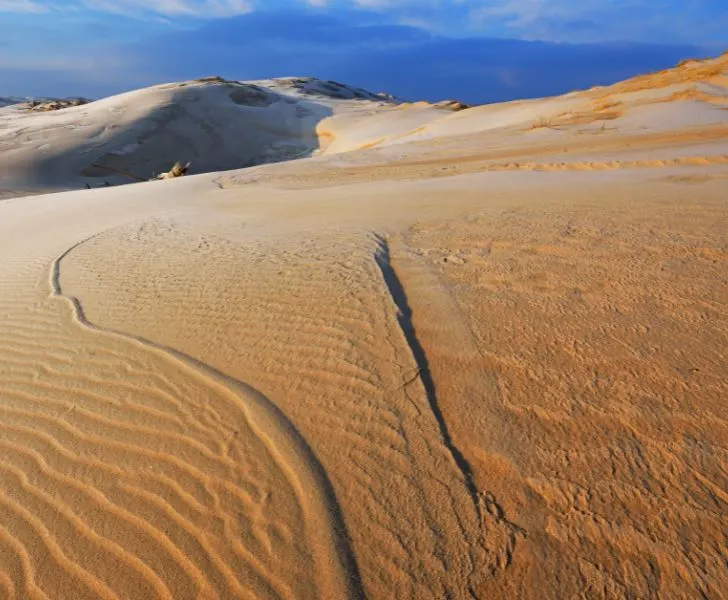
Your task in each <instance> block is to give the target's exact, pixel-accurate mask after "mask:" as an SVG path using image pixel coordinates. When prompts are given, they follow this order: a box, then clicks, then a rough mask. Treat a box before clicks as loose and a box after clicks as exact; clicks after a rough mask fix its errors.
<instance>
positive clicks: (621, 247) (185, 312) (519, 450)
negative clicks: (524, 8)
mask: <svg viewBox="0 0 728 600" xmlns="http://www.w3.org/2000/svg"><path fill="white" fill-rule="evenodd" d="M727 71H728V58H727V57H723V58H721V59H718V60H716V61H708V62H704V63H692V62H691V63H686V64H684V65H681V66H680V67H678V68H676V69H675V70H673V71H668V72H664V73H660V74H654V75H651V76H647V77H644V78H637V79H635V80H631V81H628V82H624V83H621V84H618V85H617V86H614V87H612V88H599V89H594V90H588V91H586V92H578V93H574V94H570V95H568V96H565V97H562V98H550V99H544V100H542V101H529V102H517V103H509V104H505V105H494V106H488V107H476V108H471V109H468V110H461V111H457V112H455V111H453V110H449V109H446V108H442V107H435V106H431V105H424V104H422V105H407V104H402V105H398V104H395V103H392V102H388V101H385V99H383V98H379V97H377V96H374V95H368V94H366V93H365V92H363V91H358V92H357V91H355V90H353V88H346V87H345V86H342V87H340V88H336V87H335V86H334V87H331V86H329V87H328V88H326V90H324V91H326V93H328V94H332V95H333V99H330V100H327V101H326V102H329V103H330V108H331V107H333V108H331V114H330V115H329V116H327V115H326V114H324V113H323V112H322V113H320V114H319V113H317V114H318V116H317V117H316V119H315V120H314V121H315V122H314V121H311V122H307V123H308V124H309V126H310V127H309V129H308V130H307V133H306V135H307V136H309V137H307V139H308V142H306V144H308V145H307V146H306V148H308V149H307V150H306V152H308V153H310V154H311V155H312V156H311V157H310V158H307V159H305V160H297V161H291V162H278V164H272V165H269V164H265V165H262V166H255V167H253V168H247V169H240V170H231V171H228V172H224V173H220V172H211V173H207V174H201V175H197V176H192V177H186V178H181V179H177V180H172V181H164V182H150V183H139V184H134V185H124V186H118V187H110V188H108V189H100V190H83V189H81V190H78V191H70V192H65V193H46V194H45V195H33V196H21V194H23V193H27V192H28V190H30V189H36V188H35V187H34V186H37V190H41V191H45V192H52V191H53V189H54V186H56V185H60V186H61V187H63V186H66V187H83V183H84V182H85V179H84V177H85V176H82V175H79V168H81V170H82V169H83V168H85V167H83V165H82V162H83V161H82V160H81V159H80V158H79V157H82V156H84V154H83V152H84V151H85V149H88V147H87V146H86V144H88V141H87V140H86V138H83V139H81V138H80V137H79V138H73V136H72V135H66V136H65V137H63V136H60V134H59V135H58V136H57V135H56V134H54V133H53V132H52V131H47V130H46V129H44V127H45V125H44V124H43V122H42V121H39V120H38V119H51V118H56V119H60V118H63V119H71V120H73V119H76V118H77V117H74V116H73V115H74V113H73V112H72V111H82V110H85V111H89V112H87V113H85V114H86V115H87V117H86V118H88V119H91V117H93V119H94V120H95V121H94V122H97V121H98V122H99V123H101V122H102V121H103V119H102V116H103V115H102V111H101V110H99V108H98V106H95V105H97V104H98V103H92V104H89V105H86V106H84V107H76V108H71V109H65V110H62V111H57V113H54V115H53V116H51V115H45V114H43V115H33V116H32V117H30V116H28V115H21V114H19V113H17V111H16V109H15V108H12V107H10V108H7V109H3V111H2V112H0V115H1V116H2V119H5V121H3V123H5V125H4V127H5V129H6V130H7V131H9V130H11V129H12V130H13V131H16V133H17V128H19V127H20V125H19V124H20V123H23V122H26V121H24V120H27V119H31V118H32V119H34V120H33V122H32V123H33V127H37V129H34V130H33V131H35V133H34V134H33V135H41V132H42V135H43V136H47V137H48V139H49V140H52V141H50V142H48V143H50V144H55V145H58V146H54V148H55V147H58V148H60V147H61V146H63V147H64V148H66V150H67V152H66V153H65V154H64V153H62V152H60V151H59V153H58V155H57V157H56V158H55V159H54V160H55V161H56V162H54V163H53V164H54V165H55V166H54V171H53V173H54V177H55V179H53V180H52V181H51V180H42V178H37V177H36V176H34V175H32V173H30V170H29V169H27V168H26V169H25V170H23V169H21V166H20V165H21V163H22V156H24V155H25V154H24V153H27V152H28V147H27V145H26V144H25V143H20V142H18V143H17V145H16V146H15V147H14V148H15V150H13V152H16V155H13V152H11V153H10V155H6V154H3V155H2V156H1V157H0V163H2V168H3V169H4V172H3V173H4V177H5V179H4V180H3V181H1V182H0V183H1V185H0V240H1V241H0V598H1V599H3V600H4V599H5V598H7V599H8V600H10V599H12V600H25V599H33V600H35V599H42V600H66V599H68V600H76V599H96V598H102V599H114V600H117V599H118V600H122V599H124V600H126V599H129V600H140V599H142V600H144V599H147V598H148V599H157V598H159V599H169V600H179V599H185V598H190V599H204V600H213V599H215V600H227V599H233V598H236V599H237V598H265V599H268V598H281V599H294V598H324V599H329V598H330V599H341V598H372V599H375V598H377V599H378V598H382V599H388V598H403V599H404V598H411V599H427V598H433V599H439V598H452V599H461V598H462V599H467V598H484V599H485V598H534V599H540V598H559V599H561V598H711V599H718V598H723V597H725V594H726V590H728V550H726V548H728V418H727V414H728V413H727V412H726V398H728V367H726V364H727V360H728V356H726V348H728V141H727V140H728V136H727V135H726V134H727V133H728V129H727V128H728V112H726V110H725V106H724V104H725V102H724V100H723V99H725V98H726V97H728V92H727V91H726V90H727V89H728V86H727V82H728V76H727V73H726V72H727ZM179 85H183V84H178V85H177V86H171V87H170V86H168V87H167V89H162V88H163V87H164V86H161V87H157V88H150V89H149V90H142V91H140V92H134V93H132V98H131V100H130V98H129V97H127V98H123V97H117V98H111V99H107V100H104V101H100V102H101V103H107V104H106V105H107V107H113V106H116V107H119V106H122V105H123V106H126V107H127V108H125V109H124V110H123V111H121V112H120V113H119V114H122V113H123V114H124V115H126V116H125V117H124V118H125V119H127V121H124V123H125V124H124V125H123V126H121V125H120V127H119V128H120V129H122V130H123V131H121V132H120V133H118V134H116V135H119V136H121V138H123V141H124V143H126V141H127V140H126V138H125V137H124V136H125V135H130V136H131V137H134V136H136V135H137V133H138V131H139V130H140V129H138V128H141V129H143V128H145V127H148V125H149V121H148V120H149V118H151V117H149V114H150V112H149V111H152V112H154V111H156V110H158V103H159V102H163V104H164V105H165V106H170V107H172V108H169V109H165V110H172V111H177V110H179V111H181V112H179V114H177V113H175V114H177V116H176V117H175V118H177V119H179V123H178V125H177V126H175V127H176V128H177V129H175V130H176V131H180V130H181V129H180V127H182V125H180V124H184V127H185V128H186V129H184V131H185V134H184V135H188V136H190V137H192V138H194V135H195V134H194V132H193V129H192V127H193V126H192V125H190V123H191V122H192V121H193V120H194V119H193V118H192V116H191V115H193V114H194V115H197V116H198V117H199V118H200V119H202V122H207V121H205V120H204V119H203V116H204V115H205V114H208V115H209V114H217V115H218V116H217V117H215V118H219V119H220V123H222V122H223V120H224V119H233V118H234V112H233V111H234V110H237V109H234V108H233V107H228V109H230V112H218V113H215V111H216V110H217V111H220V110H221V109H220V106H221V105H222V104H223V100H222V97H223V95H224V96H225V98H227V97H229V93H230V90H231V89H234V90H237V91H238V92H239V93H242V92H241V91H240V90H243V91H245V92H246V93H247V94H252V95H253V96H255V98H257V100H256V102H257V103H258V104H265V103H263V102H262V100H261V98H269V96H270V95H276V96H275V97H276V98H277V100H276V101H275V102H274V103H271V104H265V106H257V107H254V108H256V109H257V110H260V111H262V112H261V113H260V114H261V115H262V117H261V118H263V119H265V118H270V119H271V122H273V121H275V122H278V121H277V120H276V119H275V118H274V115H273V113H269V114H268V117H266V116H265V115H266V112H265V111H266V110H268V111H270V110H279V109H280V110H289V108H290V110H294V109H295V105H294V104H292V103H290V102H286V101H285V99H280V98H282V97H284V96H286V95H289V96H290V97H295V98H297V100H296V102H313V101H314V100H315V101H316V102H319V100H316V98H320V96H321V94H322V90H321V89H320V87H319V86H320V83H318V82H315V81H312V80H295V79H290V80H278V81H277V82H253V83H250V84H245V85H243V84H240V85H239V86H235V85H234V86H233V87H232V88H231V87H225V86H228V85H229V84H227V83H225V82H219V81H213V82H209V81H208V82H196V83H190V84H189V85H188V86H187V85H186V84H184V85H185V86H186V87H182V88H179ZM246 86H253V87H246ZM263 88H265V90H267V91H264V92H260V89H263ZM180 89H181V90H182V91H180ZM188 89H189V90H192V92H188V91H184V90H188ZM170 90H171V91H170ZM251 90H253V91H251ZM256 90H257V91H258V92H259V93H258V95H255V94H254V93H253V92H255V91H256ZM685 90H695V91H694V92H693V91H685ZM187 93H194V94H197V98H198V99H197V100H196V101H195V102H190V104H189V106H187V105H184V102H187V101H188V100H189V99H186V100H184V102H182V105H184V106H183V108H180V109H177V108H174V107H176V106H178V104H176V103H175V102H176V100H175V98H179V97H178V96H175V95H177V94H187ZM168 94H172V96H169V95H168ZM261 94H262V95H261ZM206 95H208V96H210V98H212V99H208V100H205V97H206ZM213 96H214V97H213ZM246 97H247V96H246ZM160 98H161V99H162V100H160ZM139 99H146V100H144V101H145V102H147V104H146V105H145V104H144V102H141V100H139ZM238 100H240V98H238ZM206 102H207V103H206ZM225 102H227V100H225ZM248 102H252V100H250V98H248ZM278 102H280V106H278V108H271V107H275V106H276V103H278ZM236 106H239V105H236ZM190 107H192V108H190ZM285 107H289V108H285ZM102 108H103V105H102ZM132 108H133V109H134V110H137V111H138V113H137V117H132V116H130V114H131V113H130V112H129V111H131V110H132ZM248 108H250V110H252V108H251V107H248ZM225 110H227V109H225ZM246 110H247V109H246ZM317 110H318V109H317ZM321 110H323V109H321ZM66 111H69V112H66ZM195 111H196V112H195ZM64 113H65V116H64ZM79 114H80V113H79ZM109 114H110V115H113V114H115V113H114V111H113V110H111V111H109ZM246 114H247V113H246ZM58 115H60V116H58ZM69 115H70V116H69ZM107 118H109V119H110V118H112V117H111V116H108V117H107ZM155 118H156V117H155ZM196 118H197V117H196ZM245 118H250V119H252V118H253V117H252V116H250V115H248V116H246V117H245ZM213 121H214V119H213ZM295 122H296V123H300V121H295ZM250 123H253V121H252V120H251V121H250ZM290 123H293V121H290V122H289V124H290ZM256 126H259V127H260V128H261V131H262V130H263V129H265V128H266V127H267V125H266V121H264V120H263V121H259V122H257V125H256ZM213 127H216V125H214V126H213ZM245 127H249V125H245ZM291 127H292V125H291ZM13 128H15V129H13ZM173 129H174V128H173ZM231 130H232V127H231ZM284 133H285V135H283V134H281V135H282V136H283V137H286V139H290V131H286V132H284ZM20 135H21V136H22V135H23V133H22V132H21V134H20ZM261 135H262V134H261ZM276 135H278V134H276ZM59 136H60V137H59ZM157 138H158V139H156V141H154V142H153V144H154V147H156V148H159V147H163V146H164V145H165V144H174V141H171V142H170V141H169V138H168V137H166V136H165V135H162V134H161V133H159V135H158V136H157ZM2 139H3V138H2V137H1V136H0V143H7V142H3V141H2ZM5 139H6V140H7V139H9V138H5ZM14 139H20V138H19V137H18V136H17V135H16V138H14ZM148 139H151V138H148ZM195 139H201V138H195ZM256 139H257V141H256V142H253V141H251V142H250V144H249V146H246V148H247V149H246V152H248V151H250V152H253V150H255V149H260V148H268V149H270V148H271V147H273V146H270V143H271V142H270V140H269V139H268V138H265V139H263V138H261V137H259V138H256ZM261 140H262V141H261ZM309 142H310V143H309ZM146 143H147V142H146V141H145V142H144V143H141V144H140V146H139V147H138V148H136V149H135V150H134V152H132V153H130V154H129V155H128V156H136V158H135V159H134V160H135V161H137V162H133V161H132V162H133V165H136V166H137V167H138V168H140V169H141V170H144V169H149V168H151V167H152V165H151V162H150V161H151V159H149V158H148V157H149V156H151V153H152V146H150V147H149V148H147V149H145V148H144V146H145V144H146ZM150 143H151V142H150ZM200 147H202V146H200ZM254 147H255V148H254ZM107 150H108V148H105V149H103V152H106V151H107ZM256 151H257V150H256ZM135 152H136V153H137V154H134V153H135ZM145 152H149V153H150V154H148V155H147V154H145ZM107 154H108V153H107ZM6 156H10V158H7V159H6ZM13 156H16V158H17V162H13V161H14V160H15V158H13ZM221 156H222V155H217V156H216V157H214V159H211V162H210V165H209V166H210V168H209V170H210V171H214V170H215V164H214V163H215V160H218V159H221ZM145 157H146V158H145ZM182 158H184V157H182ZM229 158H230V160H231V163H230V165H229V168H230V169H233V168H234V166H235V165H233V164H232V163H233V162H234V161H235V160H238V158H239V155H238V154H235V153H231V154H230V156H229ZM226 160H227V159H226ZM276 160H278V161H279V160H282V158H281V157H278V158H277V159H276ZM152 162H153V161H152ZM264 162H269V161H264ZM124 164H125V165H126V166H127V167H128V166H129V165H130V164H132V163H129V164H126V163H124ZM222 168H228V167H226V166H225V165H223V166H220V169H222ZM115 183H120V181H119V182H116V181H115Z"/></svg>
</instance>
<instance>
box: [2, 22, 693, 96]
mask: <svg viewBox="0 0 728 600" xmlns="http://www.w3.org/2000/svg"><path fill="white" fill-rule="evenodd" d="M566 26H567V27H570V28H572V29H578V30H579V31H580V32H582V33H583V34H587V33H588V32H589V30H590V29H592V28H595V27H598V25H597V24H596V23H594V22H592V21H588V20H583V21H573V22H571V23H568V24H567V25H566ZM705 53H706V50H705V49H701V48H699V47H696V46H690V45H671V44H663V45H660V44H642V43H620V44H615V43H598V44H596V43H582V44H567V43H556V42H537V41H524V40H516V39H495V38H485V37H480V38H476V37H471V38H462V39H457V38H451V37H444V36H433V35H431V34H430V33H428V32H427V31H425V30H424V29H420V28H417V27H413V26H405V25H400V24H392V23H391V22H388V21H387V20H386V17H385V16H383V15H378V14H376V13H371V12H366V11H361V10H343V9H342V10H337V11H336V12H321V11H309V10H285V11H257V12H254V13H250V14H247V15H243V16H238V17H234V18H228V19H221V20H217V21H210V22H208V23H206V24H204V25H203V26H201V27H199V28H198V29H195V30H185V31H180V30H175V31H167V32H165V33H164V34H156V35H153V36H148V37H147V38H146V39H145V40H144V41H142V42H139V43H135V44H134V45H127V46H125V47H116V48H114V49H112V50H108V49H107V51H106V54H107V56H108V55H109V54H111V55H113V57H114V58H115V59H118V58H119V57H123V59H124V63H125V64H124V66H123V68H122V67H118V69H119V70H118V74H117V73H116V72H115V71H114V69H113V68H105V67H104V61H103V57H102V56H100V57H99V69H100V70H102V69H105V72H104V77H103V79H101V78H98V79H97V80H96V83H93V84H92V83H87V84H85V85H84V84H83V82H80V83H79V78H78V77H75V78H72V77H71V76H69V77H68V79H67V81H66V83H65V86H64V85H63V82H62V79H63V78H62V76H59V75H58V74H56V75H55V76H54V77H51V78H49V79H47V80H46V82H45V83H46V85H47V88H46V90H45V91H44V92H43V93H44V94H48V95H51V94H58V95H90V96H99V95H106V94H110V93H116V92H119V91H123V90H126V89H133V88H135V87H141V86H145V85H150V84H152V83H160V82H163V81H175V80H182V79H191V78H195V77H200V76H203V75H212V74H218V75H222V76H224V77H227V78H231V79H263V78H269V77H279V76H288V75H301V76H303V75H312V76H316V77H321V78H326V79H335V80H338V81H343V82H346V83H349V84H352V85H357V86H361V87H364V88H367V89H371V90H373V91H386V92H389V93H392V94H395V95H397V96H400V97H403V98H407V99H428V100H439V99H444V98H457V99H460V100H462V101H466V102H472V103H484V102H495V101H503V100H510V99H515V98H526V97H538V96H544V95H553V94H558V93H563V92H567V91H571V90H573V89H579V88H586V87H590V86H592V85H598V84H608V83H612V82H614V81H618V80H620V79H624V78H626V77H629V76H632V75H636V74H639V73H642V72H645V71H651V70H655V69H660V68H665V67H668V66H671V65H674V64H675V63H676V62H678V61H679V60H680V59H682V58H685V57H689V56H701V55H704V54H705ZM15 75H16V76H17V73H16V74H15ZM115 75H116V76H115ZM3 77H4V75H3V72H2V69H0V80H2V79H3ZM36 83H38V82H36ZM41 83H42V82H41ZM3 87H7V86H3ZM35 87H37V85H35V86H34V88H35ZM61 88H62V89H61ZM0 91H3V90H0ZM10 92H12V93H17V94H23V93H29V92H27V91H25V88H23V87H22V86H21V87H19V88H14V89H12V90H8V93H10Z"/></svg>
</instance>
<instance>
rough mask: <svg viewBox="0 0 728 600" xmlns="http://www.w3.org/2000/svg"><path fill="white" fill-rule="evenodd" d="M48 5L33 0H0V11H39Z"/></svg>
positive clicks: (45, 8) (43, 10)
mask: <svg viewBox="0 0 728 600" xmlns="http://www.w3.org/2000/svg"><path fill="white" fill-rule="evenodd" d="M46 10H48V7H47V6H45V5H43V4H40V3H37V2H33V0H0V12H8V13H41V12H45V11H46Z"/></svg>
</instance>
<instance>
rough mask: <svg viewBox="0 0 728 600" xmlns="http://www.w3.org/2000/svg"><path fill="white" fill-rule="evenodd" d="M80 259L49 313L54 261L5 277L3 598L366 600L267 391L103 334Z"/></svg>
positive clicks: (312, 468)
mask: <svg viewBox="0 0 728 600" xmlns="http://www.w3.org/2000/svg"><path fill="white" fill-rule="evenodd" d="M81 243H83V242H81ZM79 246H80V244H76V245H74V246H72V247H71V248H69V249H67V250H66V251H64V252H63V253H62V254H61V255H60V256H58V257H56V258H55V259H54V260H52V262H51V268H50V271H49V274H48V276H47V282H48V283H47V284H46V285H48V286H50V292H51V296H50V297H49V296H48V291H47V287H46V290H45V291H44V286H43V285H42V284H41V285H37V284H35V282H36V281H39V280H40V277H39V276H40V270H41V269H43V270H46V272H48V267H47V265H48V261H47V260H38V259H33V258H31V257H28V256H27V254H25V253H22V251H21V253H20V254H17V255H16V256H14V257H13V256H12V255H11V256H9V257H8V258H9V260H7V261H5V260H4V261H3V264H2V267H0V269H1V270H2V273H0V315H1V316H0V357H2V362H1V363H0V365H1V366H0V376H1V377H2V381H3V386H2V389H0V457H1V458H0V476H1V478H2V482H3V483H2V486H1V487H0V513H1V514H2V518H1V519H0V522H2V526H3V528H2V530H0V547H2V548H3V549H4V550H3V552H1V553H0V573H2V574H3V576H2V577H0V592H2V593H4V592H5V591H7V597H8V598H13V599H22V598H50V599H53V600H55V599H63V598H74V599H76V598H105V599H107V598H108V599H110V600H116V599H122V598H135V599H138V598H168V599H172V598H174V599H175V600H177V599H179V598H209V599H215V598H219V599H224V598H254V597H270V598H302V597H319V598H320V597H331V598H341V597H347V596H350V595H353V596H356V595H358V592H357V590H356V585H357V583H356V575H355V573H354V574H351V573H350V569H351V568H352V567H351V562H350V559H349V557H348V554H347V550H346V548H345V547H342V545H341V544H342V541H344V540H342V538H341V534H340V532H341V531H342V529H341V527H340V526H339V525H337V523H336V521H337V519H338V511H337V509H336V508H335V506H332V502H334V500H333V496H332V495H331V494H330V492H329V491H328V490H327V485H328V484H327V483H326V482H325V476H324V475H323V473H322V472H321V471H320V468H319V467H317V466H316V463H315V459H314V458H313V456H312V455H311V453H310V451H308V449H307V448H306V447H305V443H304V442H303V441H302V440H301V438H300V436H299V435H298V433H297V432H296V431H295V430H294V429H293V428H292V427H291V426H290V424H288V423H287V422H286V421H285V419H284V418H283V417H282V415H281V414H280V413H277V412H276V411H275V410H274V409H272V408H271V407H269V406H267V404H266V403H267V401H266V400H265V399H264V398H263V397H262V396H260V395H259V394H257V393H256V392H254V391H253V390H251V389H249V388H245V387H244V386H240V385H237V384H235V383H234V382H230V381H228V380H226V379H225V378H224V377H222V376H221V375H218V374H217V373H214V372H213V371H210V370H209V369H205V367H204V365H200V364H195V363H194V362H193V361H190V360H187V359H186V358H185V357H183V356H181V355H179V354H178V353H171V352H169V351H166V350H164V349H162V348H157V347H153V346H152V345H150V344H148V343H146V342H144V341H143V340H141V339H134V338H130V337H127V336H125V335H124V334H119V333H115V332H108V331H104V330H101V329H99V328H97V327H95V326H93V325H91V324H89V323H88V322H87V321H86V320H85V316H84V313H83V307H82V306H81V304H80V302H79V301H78V300H77V299H76V298H71V297H66V296H65V295H64V292H63V290H62V288H61V286H60V272H61V264H62V262H63V260H64V258H65V257H67V256H68V255H69V253H70V252H72V251H73V250H74V249H76V248H78V247H79ZM12 249H13V246H11V247H10V250H11V252H10V254H12ZM3 258H5V257H3ZM69 309H70V310H69ZM5 333H7V335H5ZM41 334H42V335H41ZM317 469H319V470H318V471H317ZM322 478H323V479H322ZM344 543H345V541H344ZM41 564H42V565H43V567H42V568H40V565H41Z"/></svg>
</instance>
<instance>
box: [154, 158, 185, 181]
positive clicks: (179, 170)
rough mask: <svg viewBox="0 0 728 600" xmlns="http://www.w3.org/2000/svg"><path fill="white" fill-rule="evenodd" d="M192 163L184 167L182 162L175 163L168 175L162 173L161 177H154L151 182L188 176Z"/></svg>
mask: <svg viewBox="0 0 728 600" xmlns="http://www.w3.org/2000/svg"><path fill="white" fill-rule="evenodd" d="M190 164H191V163H190V162H188V163H187V164H185V165H182V163H181V162H176V163H174V166H173V167H172V168H171V169H170V170H169V171H167V172H166V173H160V174H159V175H155V176H154V177H152V179H151V181H155V180H158V179H174V178H175V177H183V176H184V175H187V172H188V171H189V169H190Z"/></svg>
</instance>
